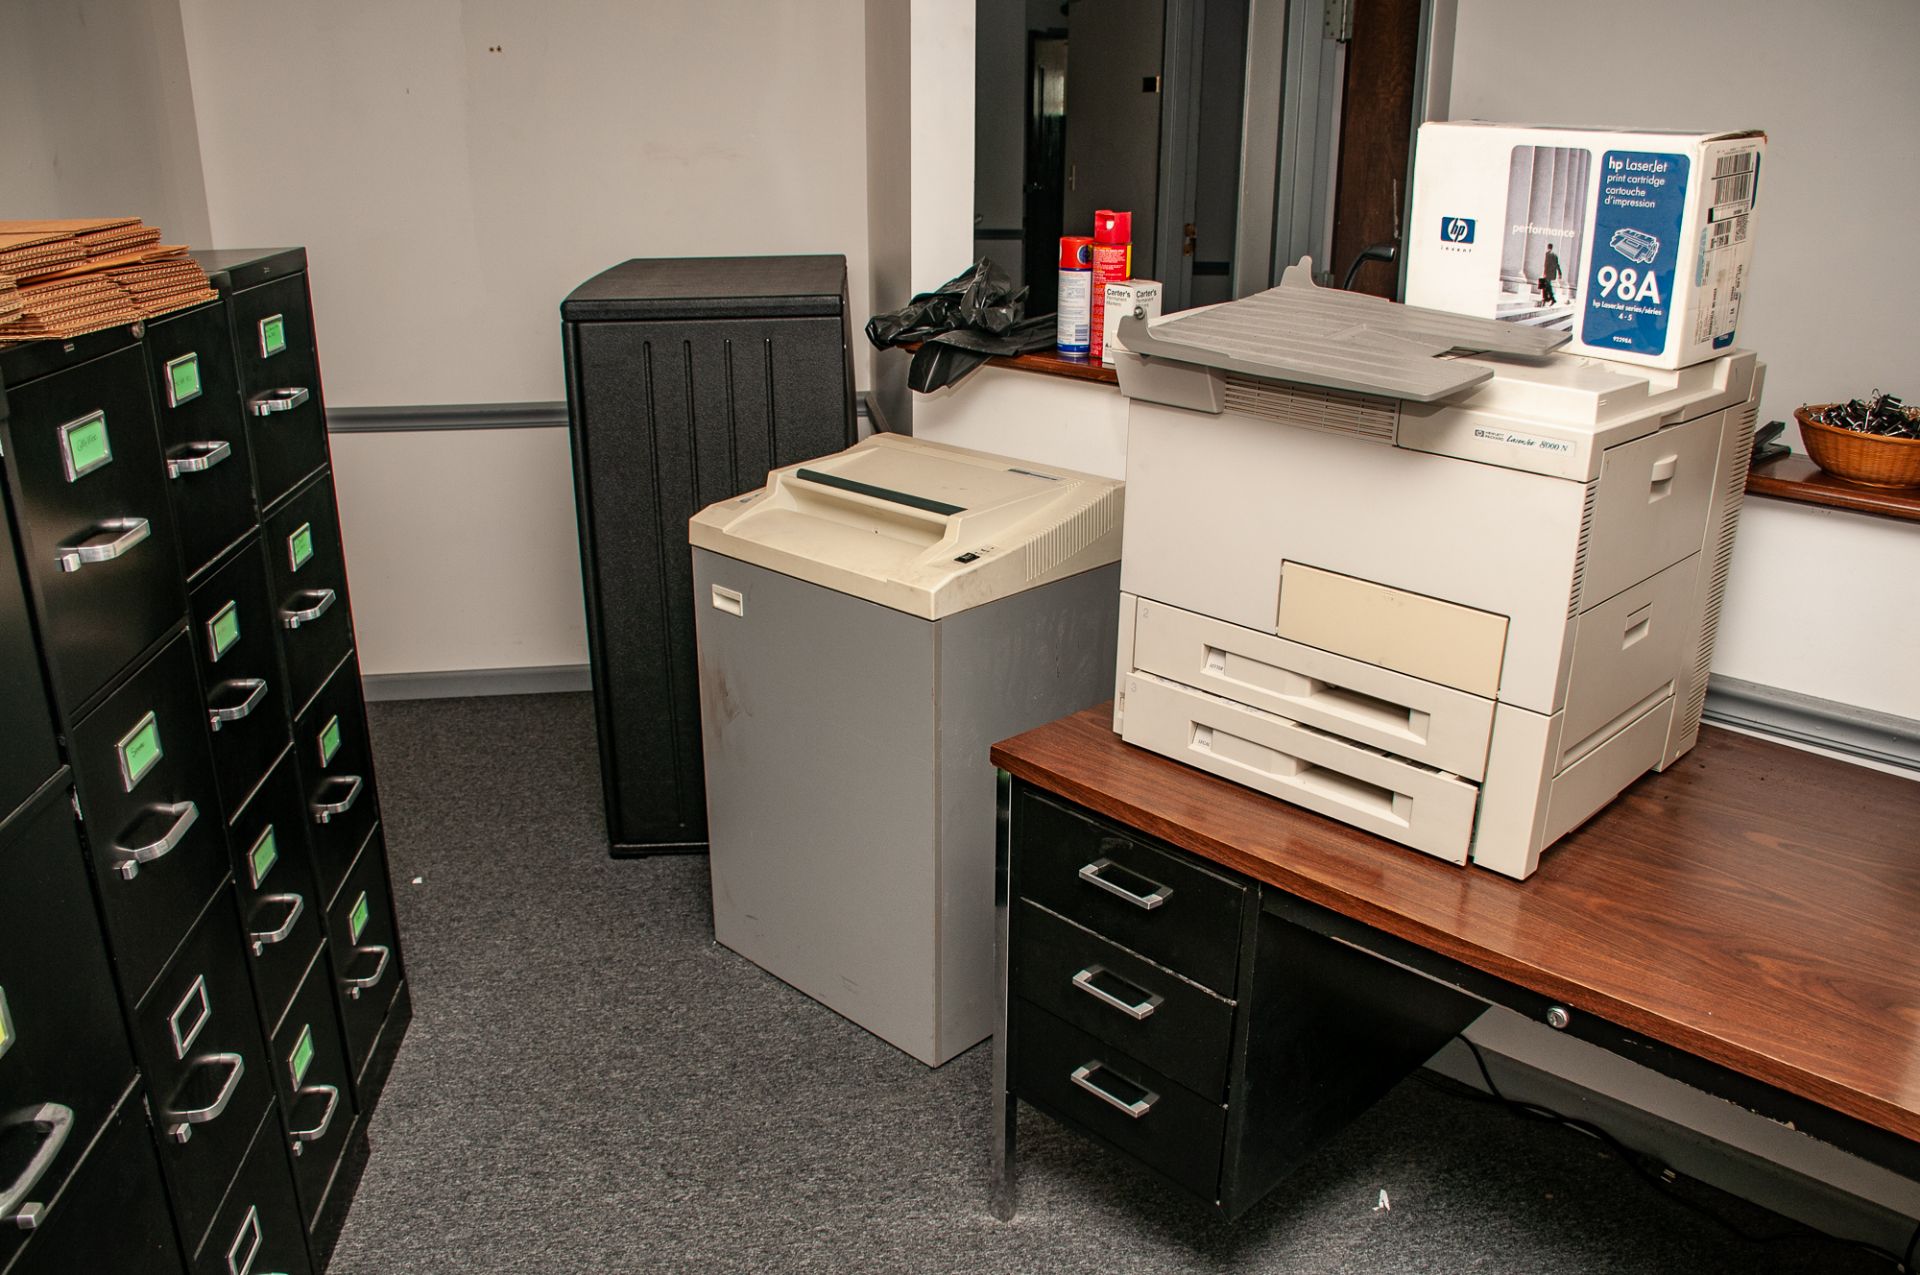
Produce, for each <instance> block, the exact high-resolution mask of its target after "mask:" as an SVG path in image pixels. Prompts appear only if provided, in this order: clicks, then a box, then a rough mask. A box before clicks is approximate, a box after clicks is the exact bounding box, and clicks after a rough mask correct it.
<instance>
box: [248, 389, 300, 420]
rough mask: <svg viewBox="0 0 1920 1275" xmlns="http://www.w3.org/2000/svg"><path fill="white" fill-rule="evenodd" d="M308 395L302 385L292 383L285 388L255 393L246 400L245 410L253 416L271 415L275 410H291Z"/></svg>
mask: <svg viewBox="0 0 1920 1275" xmlns="http://www.w3.org/2000/svg"><path fill="white" fill-rule="evenodd" d="M309 397H310V395H309V393H308V391H307V387H306V386H304V385H292V386H288V387H287V388H285V389H279V390H268V391H267V392H266V393H265V394H258V395H255V396H254V397H253V398H250V399H248V400H247V410H248V411H249V412H251V413H252V414H253V415H255V416H272V415H273V414H274V413H275V412H291V411H292V410H293V409H294V408H296V407H298V406H300V405H301V404H302V403H304V402H306V401H307V399H308V398H309Z"/></svg>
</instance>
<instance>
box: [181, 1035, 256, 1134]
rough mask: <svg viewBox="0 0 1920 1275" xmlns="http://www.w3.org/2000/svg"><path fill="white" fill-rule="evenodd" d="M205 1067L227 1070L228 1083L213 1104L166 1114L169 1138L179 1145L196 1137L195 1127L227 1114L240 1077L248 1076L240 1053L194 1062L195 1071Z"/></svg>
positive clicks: (209, 1057)
mask: <svg viewBox="0 0 1920 1275" xmlns="http://www.w3.org/2000/svg"><path fill="white" fill-rule="evenodd" d="M202 1067H225V1068H226V1069H227V1078H226V1081H225V1082H224V1083H222V1084H221V1086H220V1092H219V1093H218V1094H216V1095H215V1096H214V1099H213V1101H212V1102H210V1103H208V1104H207V1105H206V1106H204V1107H196V1108H194V1109H193V1110H192V1111H173V1110H169V1111H167V1112H165V1113H164V1114H165V1116H166V1119H167V1120H168V1121H169V1124H168V1125H167V1136H168V1137H169V1138H172V1139H173V1140H174V1141H175V1142H185V1141H187V1140H188V1139H190V1138H192V1137H193V1126H195V1125H197V1124H207V1123H209V1122H210V1121H214V1120H218V1119H219V1118H220V1117H221V1115H222V1114H223V1113H225V1111H226V1109H227V1104H228V1103H230V1102H232V1101H233V1095H234V1094H235V1093H237V1092H238V1091H239V1089H240V1078H241V1077H242V1076H244V1075H246V1074H247V1060H246V1059H244V1058H242V1057H241V1056H240V1055H239V1054H208V1055H207V1056H206V1057H205V1058H201V1059H198V1060H196V1061H195V1063H194V1070H195V1071H198V1070H199V1069H200V1068H202Z"/></svg>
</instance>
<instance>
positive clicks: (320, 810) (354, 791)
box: [313, 775, 364, 823]
mask: <svg viewBox="0 0 1920 1275" xmlns="http://www.w3.org/2000/svg"><path fill="white" fill-rule="evenodd" d="M363 786H364V784H363V781H362V780H361V778H360V776H358V775H335V776H334V777H333V778H331V779H329V780H327V790H326V791H327V795H332V794H333V793H337V792H340V791H341V790H342V788H343V787H344V789H345V791H346V796H344V797H341V798H340V799H339V800H338V801H316V802H314V803H313V821H314V822H315V823H327V822H329V821H330V820H332V819H333V817H334V816H335V815H344V814H346V813H347V811H349V810H352V809H353V803H354V802H356V801H358V800H360V789H361V788H362V787H363Z"/></svg>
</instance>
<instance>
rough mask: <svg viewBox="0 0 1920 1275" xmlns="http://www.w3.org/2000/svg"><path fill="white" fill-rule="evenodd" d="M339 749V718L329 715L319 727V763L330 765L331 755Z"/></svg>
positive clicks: (331, 762)
mask: <svg viewBox="0 0 1920 1275" xmlns="http://www.w3.org/2000/svg"><path fill="white" fill-rule="evenodd" d="M339 751H340V719H339V718H338V717H330V718H328V719H327V724H326V725H325V726H322V727H321V728H320V764H321V765H322V766H331V765H332V764H333V755H334V754H335V753H337V752H339Z"/></svg>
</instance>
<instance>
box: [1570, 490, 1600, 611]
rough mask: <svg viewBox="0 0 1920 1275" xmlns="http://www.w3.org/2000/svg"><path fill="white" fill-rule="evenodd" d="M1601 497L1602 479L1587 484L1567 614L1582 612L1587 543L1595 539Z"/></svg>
mask: <svg viewBox="0 0 1920 1275" xmlns="http://www.w3.org/2000/svg"><path fill="white" fill-rule="evenodd" d="M1599 498H1600V480H1599V479H1595V480H1594V481H1592V482H1590V483H1588V484H1587V496H1586V500H1585V501H1584V502H1583V503H1582V504H1581V506H1580V543H1579V545H1578V546H1577V547H1576V548H1575V549H1574V553H1573V589H1572V591H1571V592H1570V594H1569V595H1568V598H1567V615H1568V616H1569V617H1571V616H1575V615H1578V614H1580V587H1581V586H1582V585H1583V584H1585V583H1586V578H1587V545H1588V544H1589V543H1590V542H1591V541H1592V540H1593V506H1594V502H1595V501H1597V500H1598V499H1599Z"/></svg>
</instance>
